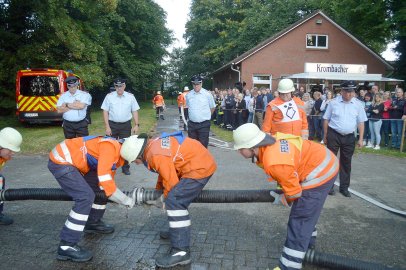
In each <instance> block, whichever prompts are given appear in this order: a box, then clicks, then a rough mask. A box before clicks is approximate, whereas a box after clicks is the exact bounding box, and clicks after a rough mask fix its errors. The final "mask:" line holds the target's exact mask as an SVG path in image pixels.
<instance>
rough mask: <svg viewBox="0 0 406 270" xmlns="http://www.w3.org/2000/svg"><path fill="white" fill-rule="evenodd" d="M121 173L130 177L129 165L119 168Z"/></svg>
mask: <svg viewBox="0 0 406 270" xmlns="http://www.w3.org/2000/svg"><path fill="white" fill-rule="evenodd" d="M121 171H122V172H123V174H125V175H131V172H130V165H124V166H123V167H122V168H121Z"/></svg>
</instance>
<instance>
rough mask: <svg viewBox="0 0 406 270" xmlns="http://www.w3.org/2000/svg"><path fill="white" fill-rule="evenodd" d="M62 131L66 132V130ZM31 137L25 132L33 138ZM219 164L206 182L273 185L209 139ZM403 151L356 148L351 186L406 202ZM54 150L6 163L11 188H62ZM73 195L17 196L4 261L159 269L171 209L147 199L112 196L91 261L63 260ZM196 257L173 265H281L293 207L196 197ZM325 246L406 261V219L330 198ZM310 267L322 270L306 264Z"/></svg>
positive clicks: (134, 179) (5, 233)
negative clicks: (124, 204) (60, 252)
mask: <svg viewBox="0 0 406 270" xmlns="http://www.w3.org/2000/svg"><path fill="white" fill-rule="evenodd" d="M166 114H167V115H166V120H164V121H162V120H160V121H159V124H158V126H157V131H158V132H159V131H162V130H166V131H173V130H174V129H177V128H178V117H177V112H176V108H169V109H168V110H167V111H166ZM61 132H62V130H61ZM25 139H27V138H25ZM210 151H211V152H212V153H213V155H214V156H215V158H216V160H217V162H218V171H217V172H216V173H215V175H214V176H213V177H212V179H211V180H210V182H209V184H208V185H207V186H206V189H238V190H244V189H264V188H274V184H272V183H269V182H268V181H267V180H266V176H265V175H264V174H263V173H262V172H261V170H260V169H258V168H256V166H255V165H253V164H251V163H250V161H248V160H244V159H243V158H242V157H240V156H239V155H238V154H237V153H236V152H234V151H231V150H226V149H221V148H214V147H210ZM405 164H406V163H405V159H398V158H390V157H383V156H379V155H372V154H369V155H358V156H355V157H354V159H353V174H352V175H353V176H352V183H351V188H353V189H355V190H357V191H359V192H361V193H364V194H366V195H368V196H371V197H373V198H375V199H377V200H379V201H381V202H383V203H386V204H388V205H389V206H392V207H395V208H398V209H401V210H406V208H405V205H406V188H405V186H404V183H405V182H404V181H405V179H406V178H405V175H406V166H405ZM46 166H47V157H46V156H23V155H17V156H16V157H15V159H14V160H12V161H10V162H9V163H8V164H7V165H6V168H5V169H4V171H3V174H4V175H5V176H6V178H7V181H8V182H7V184H8V188H23V187H25V188H34V187H35V188H39V187H44V188H49V187H59V186H58V184H57V182H56V181H55V180H54V179H53V177H52V175H51V173H50V172H49V171H48V169H47V167H46ZM131 172H132V175H131V176H125V175H123V174H121V172H118V174H117V180H116V181H117V183H118V185H119V187H120V188H121V189H122V190H131V189H132V188H133V187H134V186H143V187H147V188H152V187H154V185H155V179H156V175H155V174H152V173H150V172H148V171H147V170H146V169H145V168H143V167H142V166H136V165H132V166H131ZM71 205H72V203H71V202H50V201H13V202H6V203H5V213H6V214H9V215H10V216H12V217H13V218H14V224H12V225H10V226H1V227H0V243H1V249H0V269H30V270H35V269H64V270H65V269H75V270H77V269H98V270H99V269H114V270H115V269H117V270H118V269H134V270H141V269H155V266H154V260H155V258H157V257H158V256H160V255H162V254H165V253H166V252H167V251H168V250H169V248H170V246H169V242H168V241H165V240H161V239H159V230H162V229H163V228H166V226H167V222H166V218H165V215H164V213H163V212H162V211H161V210H160V209H157V208H151V207H147V206H140V207H136V208H134V209H130V210H128V211H127V210H126V209H125V208H121V207H119V206H117V205H113V204H110V205H109V206H108V209H107V211H106V214H105V218H104V220H105V221H106V222H108V223H111V224H114V225H115V228H116V231H115V232H114V233H113V234H111V235H86V236H85V237H84V239H83V240H82V241H81V243H80V244H81V245H83V246H85V247H87V248H89V249H90V250H92V251H93V252H94V258H93V259H92V261H90V262H87V263H73V262H59V261H57V260H56V259H55V255H56V248H57V245H58V243H59V231H60V229H61V227H62V225H63V224H64V222H65V220H66V216H67V214H68V213H69V211H70V208H71ZM190 213H191V218H192V241H191V251H192V259H193V262H192V264H191V265H188V266H184V267H176V268H175V269H196V270H206V269H258V270H259V269H273V267H274V266H276V265H277V263H278V258H279V256H280V252H281V249H282V247H283V243H284V239H285V234H286V223H287V219H288V215H289V209H287V208H284V207H279V206H272V205H270V204H267V203H251V204H198V203H196V204H192V206H191V207H190ZM318 232H319V236H318V243H317V250H319V251H322V252H326V253H331V254H336V255H341V256H347V257H351V258H356V259H360V260H365V261H372V262H376V263H380V264H383V265H387V266H394V267H404V265H406V256H405V254H406V233H405V232H406V219H405V218H404V217H401V216H398V215H394V214H391V213H389V212H387V211H385V210H382V209H380V208H378V207H376V206H374V205H372V204H370V203H367V202H366V201H364V200H362V199H360V198H357V197H355V196H353V197H352V198H349V199H348V198H345V197H343V196H341V195H339V194H338V195H335V196H329V198H328V200H327V202H326V204H325V208H324V210H323V213H322V215H321V217H320V220H319V224H318ZM304 269H319V268H317V267H314V266H311V265H306V266H305V267H304Z"/></svg>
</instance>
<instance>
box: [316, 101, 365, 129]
mask: <svg viewBox="0 0 406 270" xmlns="http://www.w3.org/2000/svg"><path fill="white" fill-rule="evenodd" d="M323 119H325V120H328V121H329V123H328V125H329V127H331V128H332V129H334V130H335V131H337V132H338V133H340V134H341V135H347V134H350V133H353V132H354V131H355V130H356V129H357V125H358V124H359V123H362V122H365V121H367V120H368V119H367V115H366V113H365V110H364V108H363V105H362V103H361V102H360V101H359V100H358V99H356V98H352V99H351V100H350V101H349V102H345V101H344V100H343V97H342V96H338V97H336V98H335V99H333V100H332V101H331V102H330V104H329V106H328V107H327V109H326V112H325V113H324V115H323Z"/></svg>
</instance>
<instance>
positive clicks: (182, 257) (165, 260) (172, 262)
mask: <svg viewBox="0 0 406 270" xmlns="http://www.w3.org/2000/svg"><path fill="white" fill-rule="evenodd" d="M190 262H191V260H190V251H189V249H185V250H182V249H178V248H172V249H171V251H170V252H169V254H168V255H165V256H163V257H161V258H158V259H156V261H155V264H156V266H158V267H161V268H170V267H174V266H176V265H186V264H189V263H190Z"/></svg>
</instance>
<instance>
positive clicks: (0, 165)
mask: <svg viewBox="0 0 406 270" xmlns="http://www.w3.org/2000/svg"><path fill="white" fill-rule="evenodd" d="M7 161H8V160H7V159H5V158H3V157H0V171H1V170H2V169H3V167H4V165H6V162H7Z"/></svg>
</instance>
